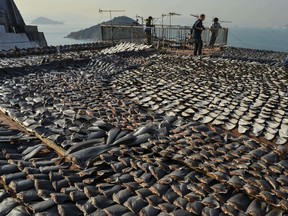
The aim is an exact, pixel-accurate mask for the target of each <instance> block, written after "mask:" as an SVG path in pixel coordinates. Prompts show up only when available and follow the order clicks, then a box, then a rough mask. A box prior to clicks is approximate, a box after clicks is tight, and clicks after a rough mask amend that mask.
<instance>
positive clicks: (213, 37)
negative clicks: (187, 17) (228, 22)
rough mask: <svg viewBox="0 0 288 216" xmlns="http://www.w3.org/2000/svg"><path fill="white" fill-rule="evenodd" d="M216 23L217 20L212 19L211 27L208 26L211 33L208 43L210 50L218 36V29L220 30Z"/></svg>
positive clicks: (218, 24)
mask: <svg viewBox="0 0 288 216" xmlns="http://www.w3.org/2000/svg"><path fill="white" fill-rule="evenodd" d="M218 21H219V20H218V18H217V17H215V18H214V19H213V23H212V25H211V26H210V32H211V37H210V42H209V48H210V49H211V48H212V49H213V48H214V44H215V42H216V38H217V36H218V31H219V29H220V28H222V26H221V25H220V23H219V22H218Z"/></svg>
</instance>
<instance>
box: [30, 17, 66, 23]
mask: <svg viewBox="0 0 288 216" xmlns="http://www.w3.org/2000/svg"><path fill="white" fill-rule="evenodd" d="M31 24H37V25H39V24H40V25H62V24H63V22H59V21H55V20H52V19H49V18H46V17H37V18H36V19H34V20H33V21H32V22H31Z"/></svg>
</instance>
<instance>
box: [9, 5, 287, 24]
mask: <svg viewBox="0 0 288 216" xmlns="http://www.w3.org/2000/svg"><path fill="white" fill-rule="evenodd" d="M14 1H15V3H16V5H17V7H18V9H19V10H20V12H21V14H22V16H23V18H24V20H25V21H26V23H27V24H29V22H30V21H31V20H33V19H35V18H37V17H39V16H45V17H47V18H50V19H54V20H57V21H63V22H65V23H68V22H78V21H79V22H87V23H88V22H89V23H94V22H95V24H98V23H99V22H103V21H107V20H109V16H110V14H109V13H99V9H102V10H125V12H112V17H116V16H122V15H126V16H129V17H131V18H134V19H135V17H136V14H137V15H139V16H143V17H145V18H146V17H147V16H149V15H151V16H153V17H155V18H158V17H161V15H162V14H168V13H169V12H176V13H179V14H181V16H174V17H172V24H180V25H192V24H193V23H194V21H195V18H194V17H192V16H190V14H201V13H204V14H206V20H205V22H204V24H206V25H210V23H211V20H212V17H214V16H217V17H219V19H220V20H226V21H231V22H232V24H228V23H225V25H232V26H260V27H262V26H265V27H267V26H268V27H273V26H277V27H279V26H284V25H287V24H288V13H287V9H288V0H48V1H47V0H14ZM157 22H158V24H160V22H161V18H159V19H158V20H157ZM164 23H166V24H169V18H168V17H165V18H164ZM223 24H224V23H223Z"/></svg>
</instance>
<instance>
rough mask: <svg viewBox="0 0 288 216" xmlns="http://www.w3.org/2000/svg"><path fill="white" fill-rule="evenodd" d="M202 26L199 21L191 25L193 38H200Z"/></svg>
mask: <svg viewBox="0 0 288 216" xmlns="http://www.w3.org/2000/svg"><path fill="white" fill-rule="evenodd" d="M203 29H205V28H204V26H203V23H202V20H201V19H198V20H197V21H196V22H195V23H194V25H193V36H194V37H201V34H202V31H203Z"/></svg>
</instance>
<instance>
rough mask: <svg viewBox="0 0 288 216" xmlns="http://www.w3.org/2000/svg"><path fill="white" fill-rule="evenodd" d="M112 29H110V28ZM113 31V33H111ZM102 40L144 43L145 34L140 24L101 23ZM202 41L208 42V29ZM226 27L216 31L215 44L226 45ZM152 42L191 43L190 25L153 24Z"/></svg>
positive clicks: (173, 44)
mask: <svg viewBox="0 0 288 216" xmlns="http://www.w3.org/2000/svg"><path fill="white" fill-rule="evenodd" d="M111 28H112V29H113V31H112V29H111ZM112 32H113V33H112ZM101 34H102V41H112V42H122V41H126V42H135V43H145V41H146V35H145V32H144V26H142V25H113V26H111V25H101ZM202 39H203V43H204V44H205V45H207V44H209V41H210V30H209V29H206V30H204V31H203V33H202ZM227 40H228V28H221V29H219V32H218V37H217V40H216V43H215V45H216V46H225V45H227ZM152 43H154V44H157V45H160V46H163V47H165V46H174V47H177V46H179V47H183V46H186V45H187V44H192V43H193V39H192V38H191V27H188V26H178V25H155V27H153V28H152Z"/></svg>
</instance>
